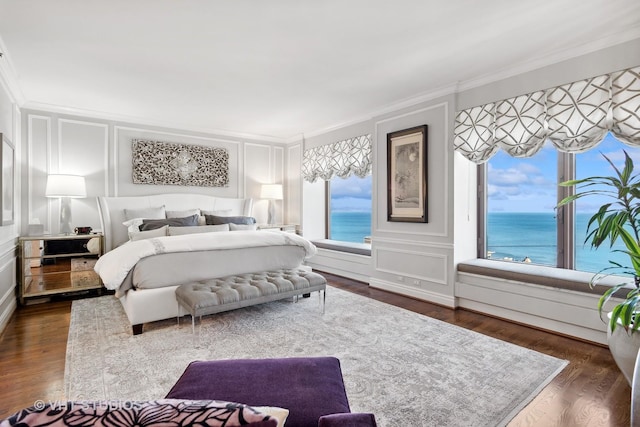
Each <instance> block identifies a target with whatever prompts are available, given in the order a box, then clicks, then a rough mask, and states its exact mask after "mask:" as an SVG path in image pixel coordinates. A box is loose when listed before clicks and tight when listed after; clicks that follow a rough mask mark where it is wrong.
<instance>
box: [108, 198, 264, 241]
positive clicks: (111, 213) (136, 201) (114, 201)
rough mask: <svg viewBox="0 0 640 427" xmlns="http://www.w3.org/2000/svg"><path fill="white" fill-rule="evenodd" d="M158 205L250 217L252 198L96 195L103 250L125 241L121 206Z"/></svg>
mask: <svg viewBox="0 0 640 427" xmlns="http://www.w3.org/2000/svg"><path fill="white" fill-rule="evenodd" d="M158 206H164V207H165V209H166V210H168V211H171V210H174V211H179V210H187V209H194V208H198V209H202V210H208V211H214V210H217V211H219V210H225V211H226V210H228V211H229V215H243V216H251V210H252V208H253V200H252V199H231V198H226V197H213V196H207V195H204V194H188V193H181V194H153V195H149V196H125V197H98V213H99V214H100V223H101V225H102V232H103V233H104V244H105V251H110V250H111V249H113V248H116V247H118V246H120V245H121V244H123V243H125V242H126V241H127V240H129V236H128V234H127V227H125V226H124V225H122V223H123V222H124V221H125V215H124V210H125V209H145V208H154V207H158Z"/></svg>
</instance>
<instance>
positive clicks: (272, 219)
mask: <svg viewBox="0 0 640 427" xmlns="http://www.w3.org/2000/svg"><path fill="white" fill-rule="evenodd" d="M275 223H276V201H275V200H269V217H268V219H267V224H269V225H275Z"/></svg>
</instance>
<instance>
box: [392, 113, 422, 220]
mask: <svg viewBox="0 0 640 427" xmlns="http://www.w3.org/2000/svg"><path fill="white" fill-rule="evenodd" d="M387 220H388V221H396V222H427V125H421V126H416V127H413V128H410V129H405V130H401V131H397V132H391V133H388V134H387Z"/></svg>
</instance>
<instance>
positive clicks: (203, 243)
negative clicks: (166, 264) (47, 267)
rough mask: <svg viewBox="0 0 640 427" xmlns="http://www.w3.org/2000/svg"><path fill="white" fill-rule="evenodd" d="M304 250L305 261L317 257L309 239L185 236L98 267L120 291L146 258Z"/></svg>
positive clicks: (134, 245)
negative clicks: (254, 249)
mask: <svg viewBox="0 0 640 427" xmlns="http://www.w3.org/2000/svg"><path fill="white" fill-rule="evenodd" d="M292 245H293V246H300V247H302V248H304V250H305V252H306V256H305V258H309V257H312V256H313V255H315V254H316V247H315V246H314V245H313V244H312V243H311V242H310V241H308V240H307V239H305V238H303V237H300V236H298V235H296V234H293V233H285V232H280V231H219V232H211V233H200V234H186V235H182V236H166V237H156V238H152V239H146V240H138V241H135V242H127V243H125V244H124V245H122V246H119V247H117V248H115V249H114V250H112V251H110V252H107V253H106V254H104V255H103V256H101V257H100V258H99V259H98V262H96V265H95V267H94V269H95V271H96V272H97V273H98V274H99V275H100V278H101V279H102V282H103V283H104V286H105V287H106V288H107V289H117V288H118V287H119V286H120V284H121V283H122V282H123V281H124V279H125V278H126V277H127V275H128V274H129V272H130V271H131V269H132V268H133V267H134V266H135V265H136V263H137V262H138V261H139V260H141V259H142V258H146V257H149V256H153V255H157V254H164V253H171V252H191V251H206V250H220V249H239V248H250V247H260V246H292Z"/></svg>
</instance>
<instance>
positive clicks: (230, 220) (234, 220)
mask: <svg viewBox="0 0 640 427" xmlns="http://www.w3.org/2000/svg"><path fill="white" fill-rule="evenodd" d="M204 218H205V220H206V221H207V224H213V225H217V224H255V223H256V219H255V218H254V217H252V216H218V215H206V214H205V216H204Z"/></svg>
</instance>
